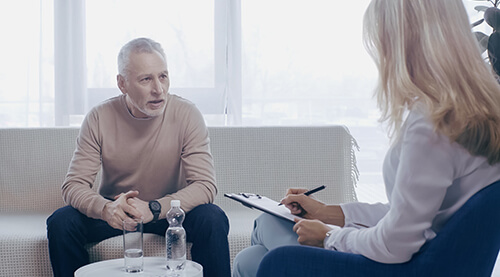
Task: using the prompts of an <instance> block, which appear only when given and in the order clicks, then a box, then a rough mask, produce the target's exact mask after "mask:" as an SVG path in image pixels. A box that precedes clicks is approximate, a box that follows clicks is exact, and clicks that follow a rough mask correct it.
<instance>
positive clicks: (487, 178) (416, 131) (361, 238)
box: [325, 110, 500, 263]
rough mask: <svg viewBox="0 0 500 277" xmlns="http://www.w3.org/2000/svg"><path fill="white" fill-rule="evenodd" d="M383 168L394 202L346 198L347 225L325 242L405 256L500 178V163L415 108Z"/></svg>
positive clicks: (374, 254)
mask: <svg viewBox="0 0 500 277" xmlns="http://www.w3.org/2000/svg"><path fill="white" fill-rule="evenodd" d="M383 173H384V182H385V187H386V193H387V196H388V199H389V204H381V203H377V204H366V203H347V204H342V205H341V208H342V210H343V212H344V214H345V226H344V227H343V228H340V227H337V228H334V230H332V231H331V232H329V235H330V236H329V237H327V238H326V239H325V248H327V249H335V250H337V251H342V252H349V253H355V254H361V255H363V256H365V257H367V258H369V259H372V260H375V261H378V262H382V263H402V262H406V261H408V260H410V259H411V257H412V255H413V254H414V253H416V252H417V251H418V250H419V249H420V247H421V246H422V245H423V244H424V243H425V242H426V241H427V240H431V239H433V238H434V237H435V236H436V233H437V232H439V230H441V228H442V227H443V225H444V224H445V223H446V222H447V220H448V219H449V218H450V216H451V215H452V214H453V213H455V212H456V211H457V210H458V209H459V208H460V207H461V206H462V205H463V204H464V203H465V202H466V201H467V200H468V199H469V198H470V197H471V196H472V195H474V194H475V193H476V192H478V191H479V190H481V189H482V188H484V187H486V186H488V185H489V184H491V183H493V182H495V181H497V180H500V163H497V164H495V165H493V166H491V165H489V164H488V162H487V160H486V158H485V157H478V156H472V155H471V154H470V153H469V152H468V151H467V150H465V148H463V147H462V146H461V145H459V144H458V143H456V142H450V140H449V138H448V137H446V136H443V135H440V134H436V133H435V132H434V131H433V125H432V123H431V122H430V121H429V120H428V119H427V118H426V117H425V116H424V114H423V113H421V112H419V111H416V110H415V111H412V112H410V113H409V115H408V117H407V119H406V121H405V123H404V125H403V133H402V136H401V138H400V139H399V140H398V141H397V142H396V143H395V144H394V145H392V146H391V147H390V149H389V151H388V152H387V155H386V157H385V160H384V167H383ZM361 226H368V228H365V227H361Z"/></svg>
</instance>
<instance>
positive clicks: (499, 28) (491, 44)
mask: <svg viewBox="0 0 500 277" xmlns="http://www.w3.org/2000/svg"><path fill="white" fill-rule="evenodd" d="M475 1H477V2H489V3H491V4H492V5H493V6H482V5H480V6H476V7H474V9H475V10H477V11H479V12H484V16H483V18H482V19H480V20H478V21H476V22H474V23H472V27H473V28H474V27H476V26H479V25H481V24H482V23H483V22H486V23H487V24H488V25H489V26H490V27H491V28H493V31H492V32H491V34H490V35H489V36H488V35H486V34H485V33H482V32H474V33H475V35H476V38H477V39H478V41H479V44H480V45H481V48H482V53H484V51H486V50H487V51H488V58H489V60H490V64H491V66H492V67H493V70H494V71H495V73H496V74H497V76H500V9H499V8H498V5H499V4H500V0H475Z"/></svg>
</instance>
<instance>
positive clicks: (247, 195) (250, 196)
mask: <svg viewBox="0 0 500 277" xmlns="http://www.w3.org/2000/svg"><path fill="white" fill-rule="evenodd" d="M240 195H241V196H243V197H245V198H253V197H257V198H258V199H262V196H260V195H258V194H255V193H247V192H241V193H240Z"/></svg>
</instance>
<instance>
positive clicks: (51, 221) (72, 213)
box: [47, 206, 81, 239]
mask: <svg viewBox="0 0 500 277" xmlns="http://www.w3.org/2000/svg"><path fill="white" fill-rule="evenodd" d="M80 221H81V214H80V212H78V210H76V209H75V208H73V207H70V206H66V207H62V208H60V209H58V210H56V211H55V212H54V213H53V214H52V215H50V216H49V218H47V235H48V236H49V239H50V237H51V235H54V236H57V235H60V234H61V233H64V232H68V231H69V230H71V229H72V228H74V227H75V226H77V225H78V224H79V222H80Z"/></svg>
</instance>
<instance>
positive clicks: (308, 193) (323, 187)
mask: <svg viewBox="0 0 500 277" xmlns="http://www.w3.org/2000/svg"><path fill="white" fill-rule="evenodd" d="M325 188H326V187H325V186H324V185H323V186H319V187H317V188H314V189H312V190H308V191H306V192H304V195H306V196H309V195H311V194H313V193H315V192H318V191H320V190H324V189H325ZM281 205H283V204H281V203H279V204H278V206H281Z"/></svg>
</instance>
